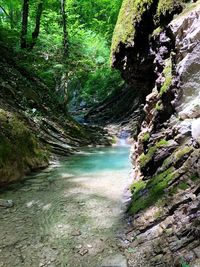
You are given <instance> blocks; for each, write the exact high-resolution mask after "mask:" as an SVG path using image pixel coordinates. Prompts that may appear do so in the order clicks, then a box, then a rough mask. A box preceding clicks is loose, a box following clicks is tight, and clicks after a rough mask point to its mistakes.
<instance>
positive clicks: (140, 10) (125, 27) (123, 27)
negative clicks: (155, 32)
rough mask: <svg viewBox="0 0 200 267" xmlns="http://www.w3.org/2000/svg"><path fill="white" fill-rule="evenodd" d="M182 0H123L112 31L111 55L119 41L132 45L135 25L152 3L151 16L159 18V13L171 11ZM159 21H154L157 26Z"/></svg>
mask: <svg viewBox="0 0 200 267" xmlns="http://www.w3.org/2000/svg"><path fill="white" fill-rule="evenodd" d="M184 2H186V1H184V0H166V1H165V0H159V1H158V3H157V1H154V0H123V2H122V6H121V9H120V12H119V16H118V20H117V23H116V26H115V30H114V33H113V39H112V46H111V56H113V55H114V53H118V52H119V46H120V43H123V44H125V45H126V46H134V38H135V36H136V31H137V29H136V25H138V24H139V23H140V22H141V21H142V17H143V15H144V13H145V12H148V11H149V10H150V8H151V7H152V5H155V4H157V8H156V9H155V14H152V16H153V17H155V18H157V19H159V18H160V16H161V15H163V16H165V15H166V14H170V13H172V12H173V11H174V10H176V9H177V7H178V6H182V5H183V3H184ZM158 25H159V21H158V22H157V23H155V29H156V28H158Z"/></svg>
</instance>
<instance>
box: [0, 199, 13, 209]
mask: <svg viewBox="0 0 200 267" xmlns="http://www.w3.org/2000/svg"><path fill="white" fill-rule="evenodd" d="M13 206H14V202H13V200H6V199H0V207H3V208H12V207H13Z"/></svg>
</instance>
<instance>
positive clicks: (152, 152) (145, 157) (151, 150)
mask: <svg viewBox="0 0 200 267" xmlns="http://www.w3.org/2000/svg"><path fill="white" fill-rule="evenodd" d="M168 144H169V142H168V141H167V140H165V139H162V140H160V141H158V142H157V143H156V144H155V146H152V147H150V148H149V150H148V152H147V153H146V154H144V153H142V154H141V155H140V157H139V163H140V168H141V169H143V168H144V167H145V166H146V165H147V164H148V163H149V162H150V161H151V160H152V159H153V157H154V155H155V153H156V151H157V150H158V149H159V148H161V147H165V146H168Z"/></svg>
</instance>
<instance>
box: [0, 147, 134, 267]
mask: <svg viewBox="0 0 200 267" xmlns="http://www.w3.org/2000/svg"><path fill="white" fill-rule="evenodd" d="M130 168H131V167H130V163H129V147H106V148H88V149H86V150H84V151H83V152H81V153H78V154H75V155H72V156H70V157H68V158H66V159H65V160H62V161H61V162H57V163H56V164H54V165H52V166H50V167H49V168H47V169H46V170H44V171H42V172H40V173H35V174H32V175H31V176H29V177H27V179H26V180H25V181H23V182H20V183H17V184H13V185H11V186H9V188H7V189H6V190H4V191H2V192H1V193H0V198H1V199H12V200H13V201H14V203H15V205H14V207H13V208H10V209H3V208H0V240H1V242H0V266H1V267H30V266H32V267H38V266H41V267H42V266H45V267H47V266H48V267H60V266H61V267H62V266H63V267H73V266H74V267H99V266H101V262H102V260H103V259H104V258H105V257H107V256H112V255H114V254H116V253H118V252H119V251H118V250H119V248H118V246H117V241H116V236H117V232H118V230H119V229H120V227H122V225H123V213H124V206H123V205H124V204H123V190H124V188H125V187H126V185H127V182H128V180H129V172H130ZM122 228H123V227H122ZM83 254H84V255H83Z"/></svg>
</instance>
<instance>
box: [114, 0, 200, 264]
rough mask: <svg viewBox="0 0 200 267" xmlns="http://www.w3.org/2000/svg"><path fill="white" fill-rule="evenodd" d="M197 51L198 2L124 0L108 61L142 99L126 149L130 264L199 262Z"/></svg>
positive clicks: (199, 47)
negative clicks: (128, 152)
mask: <svg viewBox="0 0 200 267" xmlns="http://www.w3.org/2000/svg"><path fill="white" fill-rule="evenodd" d="M175 14H178V15H176V16H174V15H175ZM123 26H124V28H125V30H123ZM199 52H200V3H199V1H197V2H196V3H187V4H186V3H183V1H166V2H164V1H149V2H147V1H140V3H139V2H138V1H135V2H134V1H124V2H123V5H122V8H121V11H120V15H119V18H118V23H117V25H116V28H115V33H114V37H113V52H112V62H113V66H114V67H115V68H118V69H120V71H121V72H122V75H123V77H124V79H125V80H126V81H127V83H128V84H129V87H130V88H131V90H132V91H135V93H136V94H137V95H140V97H141V95H143V97H144V98H145V100H142V99H141V101H143V103H144V108H143V112H144V114H143V119H142V122H141V124H140V125H139V130H138V132H137V136H136V141H135V143H134V145H133V147H132V161H133V165H134V172H133V175H132V177H133V180H134V182H133V184H132V186H131V192H132V200H131V204H130V206H129V213H130V214H131V227H129V228H128V230H127V232H126V234H125V235H124V241H126V242H127V243H126V244H127V245H126V246H125V247H126V251H129V252H130V250H131V253H126V254H127V257H128V262H129V266H137V267H138V266H145V267H148V266H149V267H150V266H166V267H171V266H192V267H197V266H200V254H199V253H200V187H199V177H200V149H199V140H200V139H199V138H200V135H199V134H200V132H199V131H200V119H199V116H200V113H199V100H200V99H199V85H200V53H199ZM133 94H134V93H133Z"/></svg>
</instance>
